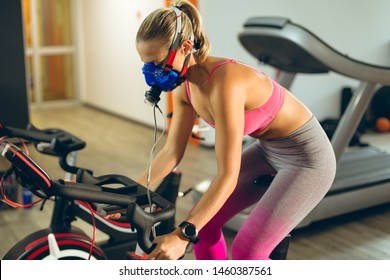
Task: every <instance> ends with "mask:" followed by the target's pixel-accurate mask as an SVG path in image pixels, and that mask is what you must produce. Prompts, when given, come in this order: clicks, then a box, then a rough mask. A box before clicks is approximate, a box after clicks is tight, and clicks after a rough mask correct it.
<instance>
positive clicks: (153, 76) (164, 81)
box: [142, 62, 183, 92]
mask: <svg viewBox="0 0 390 280" xmlns="http://www.w3.org/2000/svg"><path fill="white" fill-rule="evenodd" d="M142 74H144V76H145V81H146V83H147V84H148V86H150V87H153V86H158V87H159V88H160V89H161V90H162V91H165V92H169V91H172V90H174V89H175V88H176V87H178V86H179V85H180V84H181V83H182V81H183V79H182V78H181V77H180V73H179V72H177V71H175V70H171V71H167V70H165V69H164V68H162V67H158V66H156V65H154V63H153V62H149V63H145V65H144V66H143V67H142Z"/></svg>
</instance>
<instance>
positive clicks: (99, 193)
mask: <svg viewBox="0 0 390 280" xmlns="http://www.w3.org/2000/svg"><path fill="white" fill-rule="evenodd" d="M0 154H1V155H2V156H3V157H4V158H6V159H7V160H8V161H10V162H11V163H12V165H13V167H14V169H15V171H16V172H15V173H16V175H17V178H18V180H19V182H20V183H21V184H22V185H23V186H25V187H27V188H28V189H29V190H31V191H32V192H33V193H34V194H36V195H37V196H39V197H46V198H47V197H51V196H59V197H64V198H67V199H74V200H83V201H88V202H97V203H104V204H110V205H116V206H119V207H122V208H126V219H127V221H128V222H130V223H131V224H132V225H133V226H134V227H135V228H136V230H137V232H138V235H137V241H138V244H139V245H140V247H141V248H142V250H144V252H146V253H150V252H151V251H153V249H154V247H155V244H153V242H152V241H151V240H150V232H151V230H152V227H153V226H154V225H155V224H156V223H158V222H161V221H164V220H167V219H169V218H171V217H173V216H174V215H175V207H174V205H173V204H172V203H170V202H169V201H167V200H166V199H164V198H163V197H161V196H160V195H158V194H156V193H154V192H152V191H149V193H148V190H147V189H146V188H145V187H143V186H141V185H139V184H137V183H136V182H135V181H133V180H132V179H130V178H128V177H125V176H122V175H115V174H111V175H103V176H100V177H94V176H92V175H91V174H90V173H88V172H87V171H86V170H83V169H80V171H79V174H78V176H77V177H78V181H82V182H76V183H73V182H65V181H63V180H57V181H54V180H51V179H50V177H49V176H48V175H47V173H46V172H45V171H44V170H43V169H42V168H41V167H40V166H38V165H37V164H36V163H35V162H34V161H33V160H32V159H31V158H30V157H29V156H27V155H26V154H25V153H23V151H21V150H20V149H19V148H18V147H17V146H15V145H14V144H12V143H8V142H5V141H4V142H3V143H2V144H1V145H0ZM114 183H115V184H121V185H123V187H122V188H117V189H114V188H109V187H107V186H106V185H107V184H114ZM123 188H125V189H126V194H124V193H121V192H123ZM129 190H130V191H129ZM149 197H150V198H151V202H152V203H153V204H155V205H156V206H157V207H158V208H159V209H161V210H159V211H156V212H152V213H147V212H145V211H144V210H143V209H142V208H141V205H147V204H148V203H149Z"/></svg>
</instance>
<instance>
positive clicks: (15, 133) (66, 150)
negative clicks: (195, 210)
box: [0, 121, 87, 174]
mask: <svg viewBox="0 0 390 280" xmlns="http://www.w3.org/2000/svg"><path fill="white" fill-rule="evenodd" d="M3 136H7V137H10V138H14V137H17V138H23V139H25V140H28V141H31V142H33V143H34V146H35V148H36V149H37V150H38V151H39V152H41V153H44V154H48V155H52V156H57V157H58V158H59V163H60V166H61V168H63V169H64V170H65V171H67V172H70V173H73V174H76V173H77V171H78V170H79V167H76V166H71V165H69V164H68V162H67V157H68V155H69V154H70V153H71V152H75V151H78V150H81V149H83V148H84V147H85V146H86V145H87V144H86V142H85V141H83V140H81V139H80V138H78V137H76V136H74V135H72V134H71V133H69V132H67V131H64V130H62V129H57V128H48V129H38V128H36V127H35V126H33V125H32V124H28V125H27V128H26V129H21V128H16V127H9V126H5V125H4V124H3V123H2V122H1V121H0V137H3ZM43 143H44V144H43Z"/></svg>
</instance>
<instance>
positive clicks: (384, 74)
mask: <svg viewBox="0 0 390 280" xmlns="http://www.w3.org/2000/svg"><path fill="white" fill-rule="evenodd" d="M254 36H257V37H260V36H264V37H267V40H272V39H273V38H274V39H278V40H280V39H284V40H289V42H290V43H294V44H295V45H296V46H298V47H299V48H301V49H302V50H303V51H304V52H306V53H308V54H310V55H311V56H312V58H314V59H316V60H317V62H318V63H320V64H321V65H320V64H319V65H318V66H319V68H323V70H324V71H322V73H325V72H327V71H326V70H328V71H334V72H337V73H339V74H342V75H345V76H347V77H351V78H354V79H357V80H362V81H367V82H371V83H376V84H377V83H380V84H384V85H390V67H387V66H379V65H374V64H369V63H366V62H362V61H359V60H356V59H353V58H350V57H349V56H348V55H344V54H342V53H341V52H339V51H337V50H336V49H334V48H332V47H331V46H330V45H329V44H327V43H325V42H324V41H323V40H321V39H320V38H319V37H318V36H316V35H314V34H313V33H312V32H310V31H309V30H307V29H306V28H304V27H302V26H300V25H298V24H295V23H293V22H291V20H289V19H286V18H280V17H275V18H272V17H257V18H250V19H249V20H248V21H247V22H246V23H245V24H244V29H243V30H242V31H241V32H240V33H239V39H240V41H241V43H242V44H243V45H244V47H246V45H247V43H248V42H247V40H249V38H250V37H254ZM262 47H263V46H259V48H258V49H256V50H253V49H248V51H249V52H250V53H251V54H252V55H254V56H255V57H256V58H259V56H260V55H259V53H258V52H259V50H261V48H262ZM263 52H264V55H265V56H266V55H267V51H266V50H264V51H263ZM278 55H280V56H283V55H289V52H288V51H286V52H279V54H278ZM287 59H294V58H293V57H287ZM265 62H266V61H265ZM266 63H267V62H266ZM267 64H269V65H271V66H274V67H277V68H278V69H281V68H280V65H272V60H270V63H267ZM290 66H291V65H290ZM281 70H284V71H288V72H294V73H303V72H304V71H301V70H297V71H295V70H294V69H291V68H289V69H281ZM305 73H308V72H305ZM313 73H315V72H313ZM318 73H320V71H319V72H318Z"/></svg>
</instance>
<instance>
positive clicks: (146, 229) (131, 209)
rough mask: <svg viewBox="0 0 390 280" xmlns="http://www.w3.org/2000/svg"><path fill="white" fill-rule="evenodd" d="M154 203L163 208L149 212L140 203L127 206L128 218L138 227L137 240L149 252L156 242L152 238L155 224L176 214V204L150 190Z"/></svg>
mask: <svg viewBox="0 0 390 280" xmlns="http://www.w3.org/2000/svg"><path fill="white" fill-rule="evenodd" d="M150 196H151V200H152V203H154V204H155V205H156V206H157V207H159V208H161V210H158V211H155V212H152V213H147V212H145V211H144V210H143V209H142V208H141V207H140V206H139V205H138V204H136V203H131V204H130V205H129V206H128V208H127V215H126V218H127V219H128V220H129V221H131V223H132V225H133V227H134V228H136V230H137V232H138V235H137V241H138V244H139V245H140V247H141V249H142V250H143V251H144V252H145V253H147V254H149V253H150V252H152V251H153V249H154V248H155V246H156V244H154V243H153V242H152V241H151V240H150V235H151V231H152V228H153V226H154V225H155V224H156V223H158V222H161V221H165V220H167V219H170V218H172V217H173V216H174V215H175V206H174V205H173V204H171V203H170V202H169V201H167V200H166V199H164V198H163V197H161V196H159V195H158V194H156V193H154V192H150Z"/></svg>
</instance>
